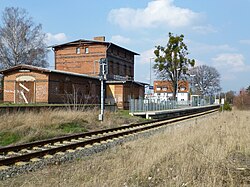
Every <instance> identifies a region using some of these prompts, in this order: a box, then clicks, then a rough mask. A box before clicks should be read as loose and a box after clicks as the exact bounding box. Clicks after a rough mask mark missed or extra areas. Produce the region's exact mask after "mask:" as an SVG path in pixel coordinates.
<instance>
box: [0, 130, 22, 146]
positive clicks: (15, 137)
mask: <svg viewBox="0 0 250 187" xmlns="http://www.w3.org/2000/svg"><path fill="white" fill-rule="evenodd" d="M20 138H21V137H20V135H19V134H18V133H11V132H1V133H0V145H2V146H6V145H9V144H12V143H14V142H17V141H19V140H20Z"/></svg>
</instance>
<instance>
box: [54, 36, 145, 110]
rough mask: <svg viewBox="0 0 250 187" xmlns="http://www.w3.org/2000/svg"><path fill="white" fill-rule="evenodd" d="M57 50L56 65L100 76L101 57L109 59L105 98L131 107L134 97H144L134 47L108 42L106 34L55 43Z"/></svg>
mask: <svg viewBox="0 0 250 187" xmlns="http://www.w3.org/2000/svg"><path fill="white" fill-rule="evenodd" d="M52 49H53V51H54V54H55V69H56V70H62V71H69V72H75V73H80V74H86V75H89V76H98V75H99V73H100V65H99V61H100V59H101V58H105V59H106V60H107V75H106V78H107V82H106V101H107V102H108V103H111V104H114V103H115V104H117V106H118V108H123V109H128V106H129V104H128V103H129V101H130V99H131V98H133V99H139V98H144V92H145V85H147V84H145V83H141V82H138V81H135V80H134V59H135V55H139V54H138V53H135V52H133V51H130V50H128V49H125V48H123V47H120V46H118V45H116V44H114V43H111V42H106V41H105V37H104V36H99V37H94V38H93V40H85V39H80V40H76V41H73V42H68V43H64V44H60V45H54V46H52Z"/></svg>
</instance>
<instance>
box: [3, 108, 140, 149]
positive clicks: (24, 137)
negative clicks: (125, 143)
mask: <svg viewBox="0 0 250 187" xmlns="http://www.w3.org/2000/svg"><path fill="white" fill-rule="evenodd" d="M98 113H99V111H98V110H93V109H91V110H86V111H84V112H82V111H74V110H53V111H52V110H44V111H42V112H39V113H38V112H25V113H23V112H19V113H12V114H5V115H2V116H1V121H0V136H2V138H1V137H0V145H1V144H2V145H7V144H9V143H10V144H11V143H12V144H13V143H23V142H30V141H34V140H39V139H44V138H50V137H55V136H61V135H65V134H68V133H77V132H85V131H91V130H97V129H104V128H111V127H115V126H120V125H121V124H124V123H132V122H133V123H135V122H137V121H139V120H140V119H139V118H136V117H134V118H126V117H124V116H122V115H120V114H119V113H110V112H106V113H105V120H104V122H103V123H101V122H100V121H98ZM4 136H5V137H4Z"/></svg>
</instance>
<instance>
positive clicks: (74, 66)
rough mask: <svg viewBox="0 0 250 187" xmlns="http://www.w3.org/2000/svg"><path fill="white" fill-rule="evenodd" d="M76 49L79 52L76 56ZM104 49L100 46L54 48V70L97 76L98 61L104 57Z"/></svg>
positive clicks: (104, 47) (103, 46)
mask: <svg viewBox="0 0 250 187" xmlns="http://www.w3.org/2000/svg"><path fill="white" fill-rule="evenodd" d="M77 48H79V50H80V51H79V54H77ZM106 48H107V47H106V46H105V45H100V44H95V45H86V44H82V45H81V46H78V45H77V46H67V47H60V48H56V49H55V68H56V69H57V70H63V71H69V72H75V73H83V74H87V75H91V76H98V74H99V60H100V58H105V57H106ZM87 49H88V51H87V53H86V50H87Z"/></svg>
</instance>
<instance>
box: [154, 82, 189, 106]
mask: <svg viewBox="0 0 250 187" xmlns="http://www.w3.org/2000/svg"><path fill="white" fill-rule="evenodd" d="M172 97H173V86H172V83H171V81H154V94H153V99H154V100H156V101H160V102H162V101H168V100H170V99H172ZM176 97H177V101H178V102H180V103H181V102H183V103H187V102H189V98H190V96H189V83H188V81H184V80H180V81H178V92H177V94H176Z"/></svg>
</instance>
